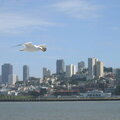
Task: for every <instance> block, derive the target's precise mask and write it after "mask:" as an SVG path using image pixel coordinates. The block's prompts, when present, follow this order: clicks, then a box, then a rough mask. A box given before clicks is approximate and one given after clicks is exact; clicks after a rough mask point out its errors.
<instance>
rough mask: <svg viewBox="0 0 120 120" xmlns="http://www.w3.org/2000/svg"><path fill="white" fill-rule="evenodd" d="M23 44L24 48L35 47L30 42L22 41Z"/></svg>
mask: <svg viewBox="0 0 120 120" xmlns="http://www.w3.org/2000/svg"><path fill="white" fill-rule="evenodd" d="M23 45H24V46H25V47H26V48H35V46H34V45H33V44H32V43H31V42H28V43H24V44H23Z"/></svg>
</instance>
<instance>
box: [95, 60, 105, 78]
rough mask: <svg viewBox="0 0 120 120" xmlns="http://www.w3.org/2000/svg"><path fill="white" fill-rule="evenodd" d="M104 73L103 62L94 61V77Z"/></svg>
mask: <svg viewBox="0 0 120 120" xmlns="http://www.w3.org/2000/svg"><path fill="white" fill-rule="evenodd" d="M103 75H104V64H103V62H101V61H97V62H96V77H97V78H100V77H103Z"/></svg>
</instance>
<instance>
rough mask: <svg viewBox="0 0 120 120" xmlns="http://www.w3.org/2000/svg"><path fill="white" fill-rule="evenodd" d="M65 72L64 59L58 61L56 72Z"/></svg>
mask: <svg viewBox="0 0 120 120" xmlns="http://www.w3.org/2000/svg"><path fill="white" fill-rule="evenodd" d="M64 72H65V63H64V60H63V59H59V60H57V61H56V73H57V74H63V73H64Z"/></svg>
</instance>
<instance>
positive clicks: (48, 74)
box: [43, 68, 51, 78]
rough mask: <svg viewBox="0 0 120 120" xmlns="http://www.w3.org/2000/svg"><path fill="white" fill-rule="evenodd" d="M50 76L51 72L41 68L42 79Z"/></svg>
mask: <svg viewBox="0 0 120 120" xmlns="http://www.w3.org/2000/svg"><path fill="white" fill-rule="evenodd" d="M50 75H51V71H50V70H49V69H47V68H43V78H45V77H49V76H50Z"/></svg>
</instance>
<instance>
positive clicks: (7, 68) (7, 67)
mask: <svg viewBox="0 0 120 120" xmlns="http://www.w3.org/2000/svg"><path fill="white" fill-rule="evenodd" d="M10 74H13V66H12V65H11V64H9V63H6V64H4V65H2V83H4V84H6V83H8V80H9V75H10Z"/></svg>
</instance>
